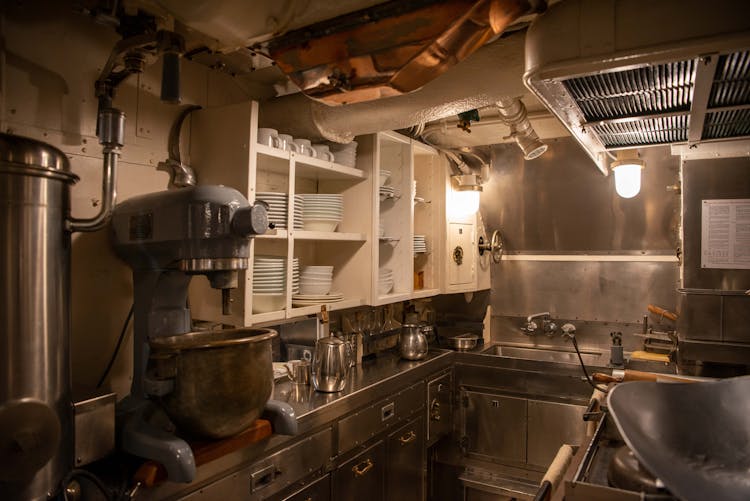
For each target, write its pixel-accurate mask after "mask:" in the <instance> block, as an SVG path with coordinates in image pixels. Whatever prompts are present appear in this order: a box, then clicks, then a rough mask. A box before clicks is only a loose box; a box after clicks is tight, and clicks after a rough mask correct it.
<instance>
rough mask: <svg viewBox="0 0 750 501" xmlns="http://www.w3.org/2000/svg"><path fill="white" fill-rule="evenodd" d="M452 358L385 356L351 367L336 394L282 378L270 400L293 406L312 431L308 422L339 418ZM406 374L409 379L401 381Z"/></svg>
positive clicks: (435, 353) (444, 353)
mask: <svg viewBox="0 0 750 501" xmlns="http://www.w3.org/2000/svg"><path fill="white" fill-rule="evenodd" d="M452 355H453V352H451V351H448V350H440V349H430V350H429V352H428V353H427V356H426V357H425V359H424V360H417V361H410V360H402V359H401V358H400V357H399V355H398V352H396V351H393V352H384V353H380V354H379V355H378V356H377V357H375V358H373V359H372V360H365V361H364V362H362V364H361V365H355V366H354V367H352V368H351V369H350V371H349V375H348V377H347V382H346V386H345V387H344V389H343V390H342V391H340V392H338V393H322V392H318V391H315V388H314V387H313V386H312V385H298V384H294V383H292V382H291V381H289V380H288V379H287V378H284V379H282V380H281V381H279V382H277V383H276V384H275V387H274V391H273V396H272V397H271V398H273V399H274V400H279V401H281V402H287V403H289V404H290V405H291V406H292V408H293V409H294V413H295V415H296V416H297V421H298V423H299V425H300V429H301V431H303V430H305V429H308V428H310V427H311V426H310V425H311V424H313V423H310V421H314V423H320V422H321V418H320V416H327V415H329V414H330V413H331V412H333V413H336V414H338V415H340V413H341V411H342V410H343V411H344V412H345V411H346V410H348V409H354V408H355V407H358V406H359V405H364V404H366V403H368V402H373V401H375V400H376V399H378V398H381V397H383V398H384V397H385V396H387V395H388V394H391V393H393V392H394V391H396V390H398V389H399V388H400V387H403V386H405V385H408V384H412V383H414V382H416V381H417V380H418V379H420V378H423V377H425V376H427V375H429V374H430V373H431V372H434V371H438V370H440V369H441V368H442V367H443V366H445V367H448V366H449V365H450V363H451V361H452ZM441 362H442V363H441ZM407 373H409V376H411V377H404V376H405V375H406V374H407ZM360 401H361V402H360ZM329 411H330V412H329Z"/></svg>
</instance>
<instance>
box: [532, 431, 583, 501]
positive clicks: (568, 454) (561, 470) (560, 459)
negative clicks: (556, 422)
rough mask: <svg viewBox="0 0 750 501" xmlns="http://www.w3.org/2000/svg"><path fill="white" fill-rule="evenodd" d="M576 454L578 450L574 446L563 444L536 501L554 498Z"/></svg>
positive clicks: (537, 494)
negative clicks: (553, 494) (553, 495)
mask: <svg viewBox="0 0 750 501" xmlns="http://www.w3.org/2000/svg"><path fill="white" fill-rule="evenodd" d="M575 453H576V448H574V447H573V446H572V445H568V444H563V445H562V446H561V447H560V449H559V450H558V451H557V455H556V456H555V459H553V460H552V464H550V465H549V468H547V473H545V474H544V478H542V482H541V483H540V485H539V490H538V491H537V493H536V496H535V497H534V501H548V500H549V499H551V498H552V493H554V492H555V490H556V489H557V488H558V487H559V486H560V482H561V481H562V479H563V476H564V475H565V471H566V470H567V469H568V466H570V462H571V461H572V460H573V456H574V455H575Z"/></svg>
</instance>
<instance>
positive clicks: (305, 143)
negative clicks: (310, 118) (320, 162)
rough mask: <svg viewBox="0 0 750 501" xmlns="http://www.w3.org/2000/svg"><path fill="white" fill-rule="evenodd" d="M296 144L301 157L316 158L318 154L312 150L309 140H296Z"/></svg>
mask: <svg viewBox="0 0 750 501" xmlns="http://www.w3.org/2000/svg"><path fill="white" fill-rule="evenodd" d="M294 144H296V145H297V149H298V151H297V153H299V154H300V155H307V156H308V157H313V158H316V155H317V153H316V152H315V150H314V149H313V148H312V143H311V142H310V140H309V139H295V140H294Z"/></svg>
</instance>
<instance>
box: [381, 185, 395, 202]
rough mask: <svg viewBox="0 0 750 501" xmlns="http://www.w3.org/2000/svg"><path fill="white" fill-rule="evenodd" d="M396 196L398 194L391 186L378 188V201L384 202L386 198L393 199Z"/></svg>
mask: <svg viewBox="0 0 750 501" xmlns="http://www.w3.org/2000/svg"><path fill="white" fill-rule="evenodd" d="M397 196H398V192H397V191H396V188H394V187H393V186H381V187H380V201H381V202H382V201H383V200H386V199H388V198H395V197H397Z"/></svg>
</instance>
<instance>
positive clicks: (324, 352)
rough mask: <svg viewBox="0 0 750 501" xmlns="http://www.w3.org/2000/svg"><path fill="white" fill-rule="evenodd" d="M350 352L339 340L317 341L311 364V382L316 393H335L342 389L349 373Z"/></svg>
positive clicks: (329, 338)
mask: <svg viewBox="0 0 750 501" xmlns="http://www.w3.org/2000/svg"><path fill="white" fill-rule="evenodd" d="M350 357H351V353H350V350H348V349H347V346H346V343H345V342H344V341H342V340H341V339H339V338H337V337H334V336H329V337H324V338H321V339H318V342H317V343H316V344H315V354H314V355H313V363H312V380H313V385H315V389H316V390H317V391H322V392H326V393H335V392H337V391H341V390H343V389H344V386H345V385H346V376H347V374H348V373H349V365H350Z"/></svg>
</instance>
